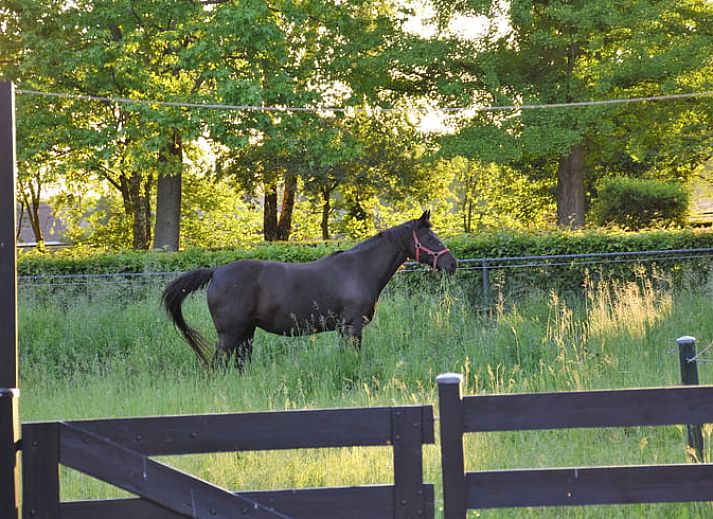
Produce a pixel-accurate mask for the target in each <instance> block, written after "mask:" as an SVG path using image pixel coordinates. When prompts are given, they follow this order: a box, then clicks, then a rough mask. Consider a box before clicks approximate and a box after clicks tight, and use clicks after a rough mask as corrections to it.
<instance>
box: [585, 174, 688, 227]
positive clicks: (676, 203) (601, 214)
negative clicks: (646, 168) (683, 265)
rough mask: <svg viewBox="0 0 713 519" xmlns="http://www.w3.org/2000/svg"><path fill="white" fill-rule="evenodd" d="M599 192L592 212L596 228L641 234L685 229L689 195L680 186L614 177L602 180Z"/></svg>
mask: <svg viewBox="0 0 713 519" xmlns="http://www.w3.org/2000/svg"><path fill="white" fill-rule="evenodd" d="M597 190H598V192H599V194H598V195H597V198H596V199H595V200H594V202H593V203H592V208H591V218H592V221H593V222H594V223H595V224H596V225H617V226H619V227H623V228H626V229H630V230H638V229H645V228H647V227H653V226H655V225H663V226H667V225H673V224H676V225H681V224H683V223H684V222H685V220H686V215H687V211H688V205H689V192H688V190H687V189H686V188H685V187H684V186H683V185H682V184H680V183H679V182H662V181H660V180H649V179H642V178H632V177H611V178H604V179H602V180H601V181H600V182H599V184H598V186H597Z"/></svg>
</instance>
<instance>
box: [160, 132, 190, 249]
mask: <svg viewBox="0 0 713 519" xmlns="http://www.w3.org/2000/svg"><path fill="white" fill-rule="evenodd" d="M158 162H159V175H158V181H157V184H156V224H155V228H154V229H155V231H154V245H153V246H154V249H166V250H178V245H179V240H180V231H181V182H182V170H183V143H182V140H181V136H180V134H179V133H178V132H176V131H174V132H173V135H172V138H171V142H170V144H169V145H168V146H166V148H165V149H162V150H160V151H159V154H158Z"/></svg>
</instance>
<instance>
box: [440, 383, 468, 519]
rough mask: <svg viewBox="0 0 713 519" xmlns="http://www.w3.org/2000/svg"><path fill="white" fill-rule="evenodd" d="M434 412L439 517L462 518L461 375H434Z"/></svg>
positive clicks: (464, 501)
mask: <svg viewBox="0 0 713 519" xmlns="http://www.w3.org/2000/svg"><path fill="white" fill-rule="evenodd" d="M436 383H437V384H438V414H439V415H440V422H441V474H442V477H443V516H444V518H445V519H465V514H466V488H465V464H464V461H463V397H462V396H461V386H462V384H463V376H462V375H459V374H457V373H444V374H442V375H438V377H436Z"/></svg>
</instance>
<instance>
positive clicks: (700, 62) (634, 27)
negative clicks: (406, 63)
mask: <svg viewBox="0 0 713 519" xmlns="http://www.w3.org/2000/svg"><path fill="white" fill-rule="evenodd" d="M436 5H437V6H438V8H439V13H440V16H441V20H442V21H443V22H444V23H445V21H447V20H448V19H449V18H450V17H451V16H453V15H454V14H462V15H486V16H490V17H492V18H496V17H504V18H506V19H507V21H508V24H509V27H508V28H507V29H506V30H505V31H502V30H495V29H493V30H491V31H488V32H487V33H486V35H485V36H484V37H482V38H480V39H479V40H478V41H476V42H472V41H471V42H470V48H471V50H472V51H473V54H474V55H475V58H474V59H472V60H470V61H469V62H463V61H462V60H451V61H450V63H449V64H448V66H449V68H450V69H451V71H452V72H453V74H454V75H455V76H456V77H462V78H463V79H461V81H460V84H461V87H462V88H463V89H464V90H465V89H466V88H467V89H469V90H471V91H473V92H475V93H474V95H472V96H470V99H469V101H470V102H471V103H474V104H486V105H490V104H496V105H511V104H512V105H516V104H547V103H568V102H573V101H589V100H596V99H607V98H617V97H632V96H642V95H656V94H666V93H670V92H680V91H686V90H688V88H690V86H692V84H691V81H690V78H691V77H694V76H699V77H700V76H701V74H703V71H705V70H710V65H711V58H710V56H711V55H713V38H711V35H712V33H711V27H712V26H713V25H712V24H711V20H712V19H713V7H711V5H710V4H707V3H705V2H695V1H677V2H658V1H653V0H638V1H635V2H626V3H620V2H619V3H617V2H584V1H574V2H540V1H534V0H518V1H513V2H510V3H509V4H507V5H508V8H507V9H503V7H502V6H503V5H505V4H501V3H497V2H490V1H470V2H451V1H450V0H439V1H437V2H436ZM708 78H710V75H709V76H708ZM706 84H707V85H708V87H707V88H706V89H710V79H708V80H704V81H699V82H698V84H697V86H698V87H701V86H705V85H706ZM473 87H475V88H473ZM658 106H659V105H656V107H655V108H656V109H658ZM643 111H646V112H647V113H648V114H653V113H656V112H654V111H653V110H645V109H643V108H642V106H641V105H636V106H633V105H631V106H618V107H590V108H567V109H560V110H522V111H515V112H506V113H503V112H481V113H479V114H478V115H477V116H476V117H474V118H472V119H471V120H469V121H467V122H463V125H462V127H461V129H460V132H459V133H458V134H457V135H455V136H453V137H452V138H446V139H444V146H451V147H453V149H454V152H453V153H454V154H455V153H456V152H458V153H464V152H467V153H466V155H468V156H473V157H478V158H479V159H481V160H486V161H488V160H491V159H492V160H497V161H498V162H499V163H508V162H510V163H515V162H518V161H519V162H532V161H542V164H543V166H544V168H545V169H547V168H551V169H552V170H554V171H556V178H557V189H556V199H557V222H558V224H559V225H561V226H565V227H574V228H578V227H581V226H582V225H583V223H584V213H585V209H586V207H585V200H586V193H585V180H586V176H587V172H588V171H591V170H592V169H593V167H592V159H596V158H597V154H598V152H599V150H600V146H601V142H602V141H603V140H607V139H613V137H614V135H615V130H614V128H615V121H617V120H618V119H620V118H622V117H625V115H626V114H633V113H636V114H638V113H639V112H643ZM668 115H669V114H666V113H659V115H651V117H653V118H655V119H656V120H657V121H659V122H662V121H664V120H665V119H666V117H667V116H668ZM682 115H683V114H682V113H681V112H679V114H678V116H676V118H675V119H676V120H679V121H680V120H681V117H682ZM647 123H648V125H647ZM650 123H651V119H650V117H644V118H642V119H641V120H640V124H635V125H633V126H632V127H631V128H630V129H631V130H632V131H633V132H634V135H635V136H637V135H644V134H645V133H647V131H649V129H650V128H651V125H650ZM656 126H658V125H656ZM661 137H662V136H661ZM698 138H699V139H703V136H702V135H701V133H699V134H698ZM488 148H489V149H488ZM494 151H501V152H503V153H502V156H500V157H496V156H495V157H494V156H493V155H494V153H493V152H494ZM699 157H700V156H699Z"/></svg>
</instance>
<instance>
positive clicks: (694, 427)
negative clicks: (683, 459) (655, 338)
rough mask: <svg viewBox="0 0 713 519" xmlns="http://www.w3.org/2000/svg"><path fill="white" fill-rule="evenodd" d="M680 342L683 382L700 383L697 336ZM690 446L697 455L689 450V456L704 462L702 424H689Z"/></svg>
mask: <svg viewBox="0 0 713 519" xmlns="http://www.w3.org/2000/svg"><path fill="white" fill-rule="evenodd" d="M676 343H677V344H678V362H679V365H680V367H681V383H682V384H684V385H686V386H697V385H698V364H697V362H696V338H695V337H691V336H689V335H684V336H683V337H679V338H678V339H676ZM686 428H687V429H688V448H689V449H692V450H693V451H695V455H693V453H692V452H691V451H690V450H689V456H690V458H691V459H692V460H693V461H696V462H698V463H703V462H704V460H703V433H702V431H701V424H689V425H687V426H686Z"/></svg>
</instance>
